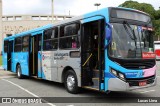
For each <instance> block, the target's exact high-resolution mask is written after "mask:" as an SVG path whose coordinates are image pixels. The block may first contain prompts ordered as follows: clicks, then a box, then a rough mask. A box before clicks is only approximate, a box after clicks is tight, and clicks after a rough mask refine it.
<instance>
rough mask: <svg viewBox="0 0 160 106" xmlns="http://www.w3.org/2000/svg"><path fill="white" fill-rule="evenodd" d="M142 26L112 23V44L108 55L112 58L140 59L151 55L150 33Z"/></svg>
mask: <svg viewBox="0 0 160 106" xmlns="http://www.w3.org/2000/svg"><path fill="white" fill-rule="evenodd" d="M148 29H149V28H145V27H142V26H136V25H125V24H120V23H112V42H111V44H110V47H109V55H110V56H111V57H114V58H123V59H125V58H142V54H143V53H153V35H152V31H149V30H148Z"/></svg>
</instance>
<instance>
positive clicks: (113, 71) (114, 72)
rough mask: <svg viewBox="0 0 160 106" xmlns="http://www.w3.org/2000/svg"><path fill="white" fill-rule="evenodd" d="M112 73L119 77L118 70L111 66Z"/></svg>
mask: <svg viewBox="0 0 160 106" xmlns="http://www.w3.org/2000/svg"><path fill="white" fill-rule="evenodd" d="M111 73H112V74H114V75H115V76H117V77H118V74H117V71H115V70H114V69H112V68H111Z"/></svg>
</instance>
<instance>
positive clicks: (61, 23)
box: [4, 7, 148, 40]
mask: <svg viewBox="0 0 160 106" xmlns="http://www.w3.org/2000/svg"><path fill="white" fill-rule="evenodd" d="M108 8H117V9H118V8H119V9H126V10H133V11H137V12H141V13H144V12H142V11H139V10H136V9H132V8H124V7H106V8H103V9H100V10H97V11H93V12H90V13H87V14H84V15H81V16H77V17H73V18H71V19H67V20H63V21H60V22H56V23H54V24H48V25H45V26H42V27H39V28H35V29H32V30H28V31H25V32H21V33H18V34H14V35H12V36H9V37H6V38H4V40H9V39H14V38H16V37H19V36H25V35H27V34H32V33H35V32H38V31H42V30H45V29H48V28H51V27H53V26H59V25H63V24H66V23H69V22H73V21H77V20H81V19H83V18H87V17H84V16H93V15H95V14H99V15H100V12H101V11H105V10H106V11H107V10H108ZM144 14H146V15H148V14H147V13H144Z"/></svg>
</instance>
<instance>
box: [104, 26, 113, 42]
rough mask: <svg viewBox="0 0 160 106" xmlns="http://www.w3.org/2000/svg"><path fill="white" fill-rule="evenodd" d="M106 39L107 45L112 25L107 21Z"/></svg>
mask: <svg viewBox="0 0 160 106" xmlns="http://www.w3.org/2000/svg"><path fill="white" fill-rule="evenodd" d="M105 30H106V35H105V37H106V40H107V45H108V44H109V43H110V42H111V36H112V26H111V25H110V24H109V23H106V29H105Z"/></svg>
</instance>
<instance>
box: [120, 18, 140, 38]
mask: <svg viewBox="0 0 160 106" xmlns="http://www.w3.org/2000/svg"><path fill="white" fill-rule="evenodd" d="M123 26H124V28H125V30H126V32H127V33H128V35H129V36H130V38H131V39H132V40H134V41H136V39H137V38H136V36H135V32H134V30H133V29H132V28H131V26H130V25H129V24H128V22H127V21H123ZM127 27H128V28H129V29H130V31H131V32H132V33H130V32H129V30H128V28H127Z"/></svg>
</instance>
